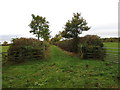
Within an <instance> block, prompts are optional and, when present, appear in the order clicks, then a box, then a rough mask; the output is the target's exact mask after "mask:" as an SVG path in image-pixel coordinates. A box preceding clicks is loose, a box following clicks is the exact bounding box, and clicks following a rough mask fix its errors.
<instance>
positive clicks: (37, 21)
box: [29, 14, 50, 41]
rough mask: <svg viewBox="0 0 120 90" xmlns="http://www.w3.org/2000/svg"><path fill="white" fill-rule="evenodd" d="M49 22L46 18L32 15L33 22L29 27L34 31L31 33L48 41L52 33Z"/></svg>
mask: <svg viewBox="0 0 120 90" xmlns="http://www.w3.org/2000/svg"><path fill="white" fill-rule="evenodd" d="M48 24H49V22H48V21H46V18H45V17H42V16H39V15H37V16H35V15H34V14H32V21H31V23H30V24H29V27H30V28H31V29H32V30H30V33H33V34H36V36H37V37H38V40H39V38H40V37H41V38H43V39H44V40H46V41H48V40H49V37H50V31H49V25H48Z"/></svg>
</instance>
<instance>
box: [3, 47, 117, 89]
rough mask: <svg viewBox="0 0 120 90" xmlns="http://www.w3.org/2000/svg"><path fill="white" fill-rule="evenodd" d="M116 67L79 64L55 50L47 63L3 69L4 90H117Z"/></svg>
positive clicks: (101, 62) (83, 62) (41, 62)
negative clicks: (24, 89)
mask: <svg viewBox="0 0 120 90" xmlns="http://www.w3.org/2000/svg"><path fill="white" fill-rule="evenodd" d="M117 73H118V66H117V64H114V63H110V62H107V61H96V60H80V59H79V58H78V57H75V56H70V55H69V54H68V53H66V52H64V51H62V50H61V49H60V48H58V47H56V46H51V47H50V57H49V59H46V60H43V61H29V62H26V63H22V64H19V65H6V66H3V78H2V79H3V84H2V85H3V88H98V87H99V88H117V87H118V83H117V76H116V75H117Z"/></svg>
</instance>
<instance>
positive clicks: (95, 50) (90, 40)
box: [78, 35, 105, 60]
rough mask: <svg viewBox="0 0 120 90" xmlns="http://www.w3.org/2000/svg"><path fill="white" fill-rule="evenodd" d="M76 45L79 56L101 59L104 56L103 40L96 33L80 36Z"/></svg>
mask: <svg viewBox="0 0 120 90" xmlns="http://www.w3.org/2000/svg"><path fill="white" fill-rule="evenodd" d="M78 47H79V48H78V49H79V50H78V51H79V54H80V56H81V58H85V59H88V58H92V59H101V60H103V59H104V57H105V49H104V48H103V42H102V41H101V39H100V38H99V37H98V36H96V35H87V36H85V37H84V38H82V40H81V42H80V44H79V45H78Z"/></svg>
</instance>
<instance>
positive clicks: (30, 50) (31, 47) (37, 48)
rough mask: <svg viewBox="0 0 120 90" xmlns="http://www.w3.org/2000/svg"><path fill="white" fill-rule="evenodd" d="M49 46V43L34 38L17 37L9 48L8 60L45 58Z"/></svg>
mask: <svg viewBox="0 0 120 90" xmlns="http://www.w3.org/2000/svg"><path fill="white" fill-rule="evenodd" d="M47 47H48V45H47V43H44V42H42V41H39V40H36V39H33V38H17V39H15V40H14V41H13V43H12V44H11V46H10V48H9V50H8V60H10V61H14V62H23V61H26V60H31V59H32V60H34V59H43V58H45V51H46V50H47Z"/></svg>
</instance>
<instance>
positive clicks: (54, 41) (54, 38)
mask: <svg viewBox="0 0 120 90" xmlns="http://www.w3.org/2000/svg"><path fill="white" fill-rule="evenodd" d="M61 39H62V36H61V32H59V33H58V34H56V35H55V37H53V38H52V39H51V42H52V44H54V43H56V42H59V41H60V40H61Z"/></svg>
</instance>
